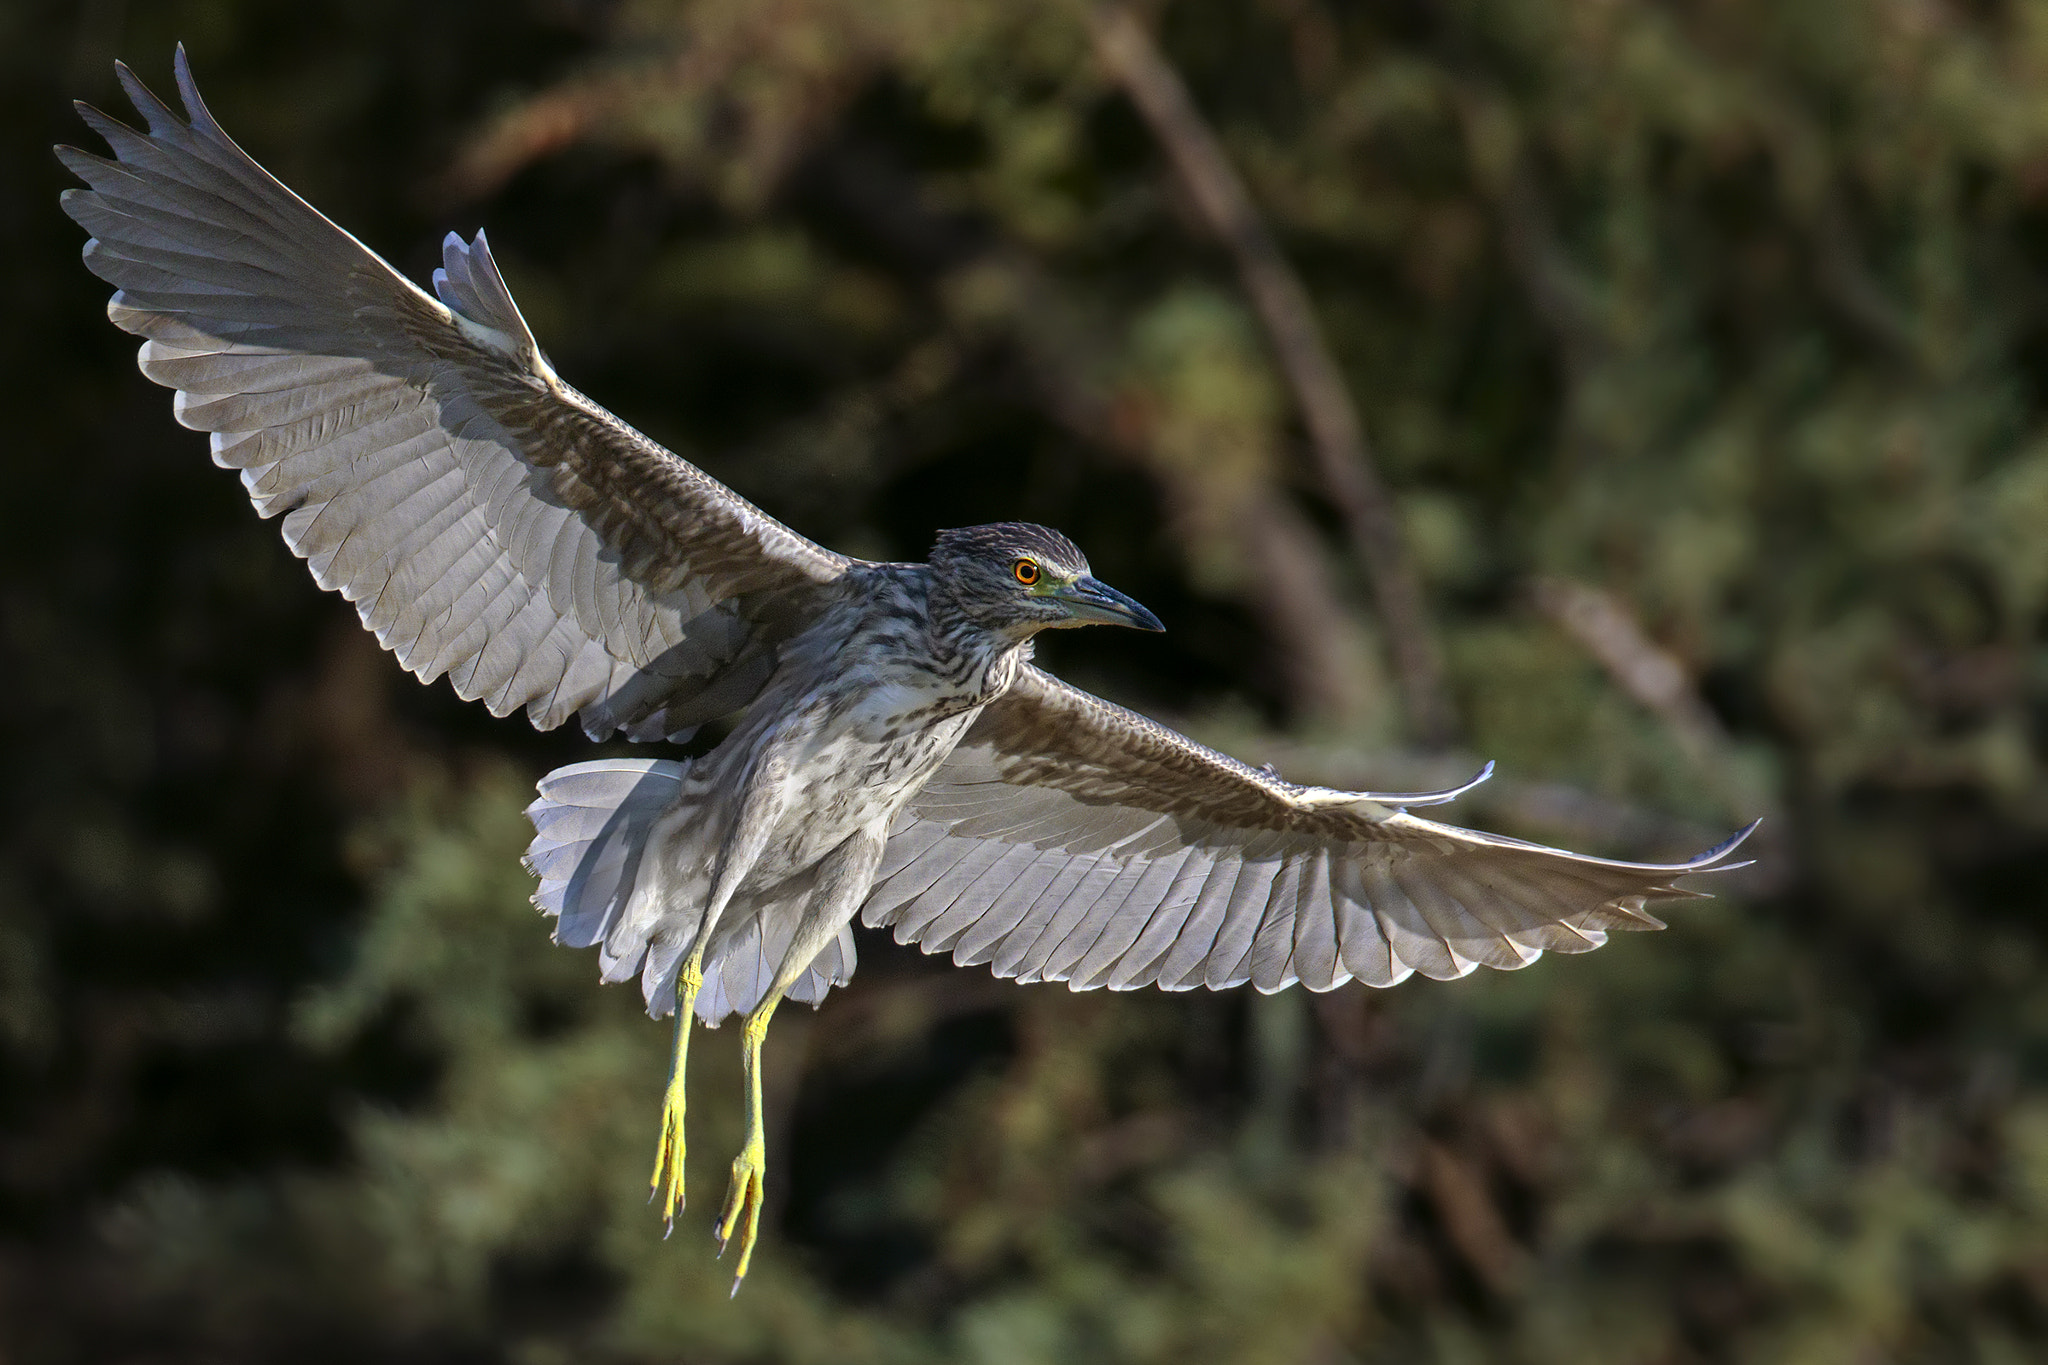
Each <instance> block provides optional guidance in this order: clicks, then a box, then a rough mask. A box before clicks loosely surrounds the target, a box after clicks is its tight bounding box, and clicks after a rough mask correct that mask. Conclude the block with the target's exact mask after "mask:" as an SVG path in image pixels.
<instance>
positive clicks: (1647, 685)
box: [1530, 578, 1728, 772]
mask: <svg viewBox="0 0 2048 1365" xmlns="http://www.w3.org/2000/svg"><path fill="white" fill-rule="evenodd" d="M1530 595H1531V596H1532V597H1533V598H1534V599H1535V601H1536V608H1537V610H1538V611H1541V612H1542V613H1543V614H1544V615H1545V616H1548V617H1549V618H1550V619H1551V620H1552V621H1554V622H1556V623H1557V625H1558V627H1559V628H1560V629H1562V630H1563V631H1564V633H1565V634H1567V635H1569V636H1571V637H1572V639H1574V640H1576V641H1578V643H1579V645H1580V647H1581V648H1583V649H1584V650H1585V651H1586V653H1588V654H1590V655H1592V656H1593V659H1594V662H1596V663H1598V664H1599V665H1600V667H1601V668H1603V669H1605V670H1606V671H1607V676H1608V677H1609V678H1612V679H1613V680H1614V683H1615V685H1616V686H1617V687H1619V688H1621V690H1622V691H1624V692H1626V693H1627V694H1628V695H1629V696H1630V697H1631V698H1633V699H1634V700H1635V701H1636V703H1637V704H1638V705H1640V706H1641V707H1642V708H1643V709H1644V710H1646V711H1648V712H1649V713H1650V714H1652V715H1654V716H1656V717H1657V718H1658V719H1659V720H1661V721H1663V722H1664V724H1665V726H1666V727H1667V728H1668V729H1669V730H1670V731H1671V737H1672V738H1673V739H1674V740H1676V741H1677V743H1678V747H1679V748H1680V749H1682V750H1684V751H1685V756H1686V757H1687V758H1690V759H1691V760H1692V761H1693V762H1694V763H1697V764H1698V765H1700V767H1702V768H1704V769H1707V770H1709V771H1714V772H1718V770H1719V769H1720V768H1721V766H1722V765H1723V764H1724V763H1725V761H1726V756H1727V751H1728V735H1727V732H1726V731H1724V730H1723V729H1722V728H1721V722H1720V721H1719V720H1717V719H1716V718H1715V716H1714V713H1713V712H1712V711H1709V710H1708V709H1707V704H1706V703H1705V702H1704V701H1702V700H1700V696H1699V693H1698V692H1697V691H1696V690H1695V689H1694V688H1693V685H1692V679H1691V678H1690V677H1689V676H1687V674H1686V671H1685V665H1683V664H1681V663H1680V662H1679V661H1678V660H1677V658H1675V657H1674V656H1673V655H1672V654H1671V652H1670V651H1669V650H1667V649H1665V648H1664V647H1663V646H1662V645H1659V644H1658V643H1657V642H1656V641H1655V640H1652V639H1651V638H1650V637H1649V635H1648V634H1647V633H1646V632H1645V631H1644V630H1643V628H1642V627H1641V626H1640V625H1638V624H1637V623H1636V618H1635V615H1634V614H1633V613H1632V612H1630V611H1629V609H1628V608H1627V607H1626V606H1624V605H1623V604H1622V603H1621V602H1620V601H1619V600H1618V599H1617V598H1616V597H1615V596H1614V594H1613V593H1611V592H1608V591H1606V590H1605V589H1602V588H1596V587H1593V586H1592V585H1591V584H1588V583H1574V582H1572V581H1571V580H1570V579H1565V578H1539V579H1537V580H1536V581H1535V582H1534V583H1532V584H1531V585H1530Z"/></svg>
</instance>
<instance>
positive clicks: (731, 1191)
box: [717, 1134, 768, 1294]
mask: <svg viewBox="0 0 2048 1365" xmlns="http://www.w3.org/2000/svg"><path fill="white" fill-rule="evenodd" d="M767 1169H768V1150H767V1144H765V1143H764V1142H762V1141H761V1138H760V1135H759V1134H755V1135H753V1136H751V1137H749V1138H748V1139H747V1145H746V1146H745V1147H743V1148H741V1149H740V1154H739V1155H738V1156H736V1157H734V1158H733V1160H732V1183H731V1184H730V1185H728V1186H727V1187H726V1191H725V1213H724V1215H723V1216H722V1217H721V1218H720V1219H719V1220H718V1232H717V1236H718V1254H719V1255H720V1256H724V1255H725V1247H726V1243H727V1242H729V1241H731V1240H732V1234H733V1231H734V1229H735V1228H738V1229H739V1231H740V1263H739V1265H738V1266H737V1267H735V1269H736V1270H737V1272H738V1273H737V1274H735V1275H734V1276H733V1277H732V1292H733V1293H735V1294H737V1293H739V1292H740V1281H741V1280H744V1279H746V1278H747V1267H748V1266H749V1265H750V1264H751V1263H752V1262H753V1259H754V1240H755V1238H756V1237H758V1236H759V1235H760V1232H761V1202H762V1199H763V1197H764V1196H763V1194H762V1186H761V1179H762V1177H763V1175H765V1174H766V1173H767ZM742 1217H744V1218H745V1220H746V1222H745V1226H744V1227H741V1218H742Z"/></svg>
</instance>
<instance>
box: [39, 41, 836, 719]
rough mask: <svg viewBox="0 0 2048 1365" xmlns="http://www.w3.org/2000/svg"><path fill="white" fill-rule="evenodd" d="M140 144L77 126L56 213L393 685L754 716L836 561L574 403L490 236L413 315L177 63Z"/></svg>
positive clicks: (437, 279) (124, 132)
mask: <svg viewBox="0 0 2048 1365" xmlns="http://www.w3.org/2000/svg"><path fill="white" fill-rule="evenodd" d="M120 75H121V81H122V84H123V86H124V87H125V88H126V89H127V92H128V95H129V97H130V98H131V99H132V100H133V101H134V103H135V107H136V109H137V111H138V112H139V113H140V114H141V115H142V118H143V120H144V121H145V123H146V124H147V128H148V131H147V133H142V132H137V131H135V130H133V129H130V128H128V127H126V126H124V125H122V124H121V123H118V122H116V121H115V120H113V119H111V118H108V117H107V116H106V115H104V114H102V113H100V112H99V111H98V110H96V109H92V108H90V107H88V106H84V105H81V106H79V112H80V114H81V115H82V116H83V117H84V119H85V121H86V123H87V124H88V125H89V126H91V127H92V128H93V129H94V130H95V131H96V132H98V133H99V134H100V135H101V136H103V137H104V138H105V139H106V141H107V143H108V146H109V147H110V148H111V149H112V151H113V158H112V159H108V158H106V157H101V156H95V155H92V154H90V153H87V152H83V151H79V150H77V149H76V148H70V147H62V148H59V149H58V155H59V157H60V158H62V160H63V162H64V164H65V165H66V166H68V167H69V168H70V169H71V170H72V171H73V172H75V173H76V174H77V175H78V176H79V178H80V179H82V180H84V181H85V182H86V185H87V188H85V189H82V190H80V189H73V190H70V191H67V192H66V194H65V196H64V208H65V211H66V212H67V213H69V214H70V215H71V216H72V217H73V218H74V219H76V220H77V221H78V222H79V224H80V225H82V226H83V227H84V228H85V229H86V230H87V231H88V232H90V233H91V234H92V240H91V241H89V242H87V243H86V247H85V261H86V264H87V266H88V267H90V268H91V269H92V271H93V272H94V273H95V274H97V275H99V276H100V277H101V278H102V279H104V280H106V281H107V282H108V283H110V284H112V285H114V286H115V288H116V292H115V294H114V296H113V299H112V302H111V303H110V305H109V309H108V311H109V314H110V315H111V316H112V318H113V320H114V322H115V323H116V324H118V325H119V326H121V327H122V328H124V329H126V330H127V331H129V332H133V333H135V334H136V335H138V336H141V337H143V338H145V340H144V342H143V344H142V348H141V355H140V363H141V366H142V371H143V373H144V374H146V375H147V376H149V378H151V379H153V380H155V381H156V382H157V383H159V384H163V385H165V386H166V387H169V388H171V389H174V390H176V391H177V397H176V401H175V411H176V413H177V416H178V420H179V421H181V422H182V423H184V424H185V425H186V426H188V427H192V428H195V429H197V430H200V431H206V432H210V433H211V434H212V441H211V444H212V448H213V458H214V460H215V462H216V463H218V464H220V465H222V466H224V467H226V468H230V469H236V470H239V471H240V472H241V476H242V482H243V485H244V486H245V487H246V488H247V489H248V492H249V496H250V499H251V501H253V502H254V503H255V506H256V510H257V511H258V512H259V513H260V514H261V515H263V516H265V517H281V518H282V529H283V532H284V538H285V541H286V543H287V544H288V545H289V546H290V547H291V548H292V550H293V552H294V553H296V554H298V555H299V556H300V557H301V558H303V559H305V560H306V561H307V563H308V566H309V567H310V568H311V569H312V572H313V577H314V579H315V580H316V581H317V582H318V583H319V584H320V586H321V587H323V588H329V589H333V590H335V591H338V592H340V593H341V594H342V595H343V596H344V597H346V598H347V599H348V600H349V601H351V602H353V603H355V605H356V609H357V611H358V612H359V613H360V614H361V616H362V619H363V624H364V625H365V626H367V627H368V628H369V629H370V630H372V631H373V632H375V634H376V636H377V639H378V641H379V643H381V644H382V645H383V646H384V647H385V648H387V649H389V650H391V651H392V652H393V653H394V654H396V655H397V656H398V660H399V662H400V663H401V664H403V665H404V666H405V667H406V668H408V669H410V670H412V671H413V672H414V673H416V674H418V675H419V676H420V678H421V679H423V680H427V681H431V680H432V679H434V678H437V677H440V676H441V675H443V674H446V675H448V677H449V679H450V681H451V683H452V684H453V685H454V687H455V690H456V691H457V692H458V693H459V694H460V695H462V696H463V697H465V698H470V699H481V700H483V701H484V702H485V703H486V704H487V705H489V707H490V709H491V711H492V712H493V713H494V714H498V715H504V714H506V713H508V712H510V711H513V710H515V709H518V708H521V707H524V708H525V710H526V712H527V714H528V716H529V717H530V718H531V719H532V720H533V722H534V724H536V725H538V726H540V727H541V728H543V729H546V728H550V727H553V726H555V725H559V724H561V723H562V722H563V721H564V720H566V719H567V718H568V717H569V716H570V715H572V714H578V713H580V718H581V720H582V722H583V725H584V728H585V729H586V730H588V731H589V732H590V733H591V735H592V736H593V737H602V736H603V735H606V734H609V733H611V732H612V731H613V730H624V731H626V732H627V733H628V734H630V735H632V736H633V737H635V738H657V737H660V736H662V735H679V734H682V733H685V732H687V731H688V730H689V729H691V728H692V727H694V726H695V725H696V724H698V723H701V722H702V721H703V720H706V719H709V718H711V717H712V716H716V715H719V714H722V713H724V712H727V711H730V710H733V709H735V708H737V707H738V706H741V705H744V704H745V703H746V702H747V701H748V700H750V699H751V698H752V696H753V695H754V694H755V693H756V692H757V691H758V690H759V688H760V686H761V685H762V683H763V682H764V681H765V680H766V678H767V676H768V673H769V671H770V669H771V667H772V662H773V650H774V647H775V644H776V643H777V641H778V640H780V639H781V638H783V637H784V635H786V633H787V632H788V631H789V630H790V629H792V628H793V627H794V626H795V625H797V624H799V623H800V622H801V621H803V620H807V619H808V618H809V616H810V614H811V613H812V612H813V611H814V610H816V609H817V607H818V606H819V605H820V603H821V602H822V600H823V597H824V596H825V595H826V594H828V593H829V591H830V585H831V584H832V583H833V581H834V580H836V579H837V578H838V577H839V576H840V575H841V574H842V573H843V572H844V570H845V569H846V568H847V566H848V565H849V564H850V563H851V561H849V560H847V559H846V558H844V557H843V556H840V555H836V554H833V553H831V552H829V551H827V550H824V549H822V548H821V547H819V546H817V545H814V544H813V543H811V542H810V541H808V540H805V539H804V538H803V537H801V536H798V535H796V534H795V533H794V532H792V531H790V530H789V529H788V528H787V527H784V526H782V525H781V524H780V523H778V522H776V521H775V520H773V519H772V518H770V517H769V516H767V515H766V514H765V513H763V512H761V511H760V510H759V509H758V508H756V507H754V506H752V505H751V504H749V503H747V502H746V501H744V500H743V499H741V498H739V497H738V496H736V495H735V494H734V493H732V492H731V491H730V490H729V489H727V488H725V487H724V486H722V485H721V484H719V483H718V482H716V481H715V480H713V479H712V478H710V477H709V476H708V475H706V474H705V473H703V472H702V471H701V470H699V469H696V468H695V467H693V466H692V465H690V464H688V463H686V462H685V461H683V460H681V459H679V458H678V457H676V456H675V455H673V454H671V453H670V452H668V451H667V450H664V449H663V448H662V447H660V446H659V445H656V444H655V443H654V442H652V441H650V440H648V439H647V438H646V437H644V436H642V435H641V434H640V433H639V432H637V431H635V430H633V429H632V428H631V427H629V426H627V425H626V424H625V423H623V422H621V421H619V420H618V419H617V418H616V417H614V416H612V415H611V414H610V413H608V412H606V411H605V410H604V409H603V408H600V407H598V406H597V405H596V404H595V403H592V402H591V401H590V400H589V399H587V398H585V397H584V396H583V395H582V394H580V393H578V392H577V391H576V390H575V389H573V388H571V387H570V386H569V385H567V384H566V383H564V382H563V381H562V380H561V379H560V377H559V376H557V375H556V374H555V372H554V370H553V368H552V367H551V366H550V365H549V364H548V362H547V359H546V357H545V356H543V355H542V353H541V351H540V349H539V347H538V346H537V345H536V344H535V342H534V339H533V336H532V333H531V332H530V331H529V330H528V328H527V326H526V323H525V321H524V320H523V319H522V318H521V316H520V314H519V309H518V307H517V305H515V304H514V303H513V301H512V296H511V293H510V291H509V290H507V288H506V286H505V282H504V279H503V277H502V276H501V275H500V274H499V273H498V269H497V266H496V264H495V263H494V262H493V261H492V259H491V254H490V248H489V245H488V244H487V243H486V242H485V240H484V237H483V234H482V233H479V234H477V237H476V239H475V240H474V241H473V242H468V243H465V242H463V241H462V240H461V239H460V238H457V237H455V236H452V235H451V236H450V237H449V238H448V239H447V241H446V243H445V244H444V248H443V267H442V268H441V269H440V270H437V271H436V272H435V275H434V286H435V290H436V294H437V295H438V297H436V296H435V295H429V294H427V293H426V292H424V291H423V290H421V289H419V288H418V287H417V286H415V285H414V284H413V283H412V282H411V281H409V280H407V279H406V278H404V277H403V276H402V275H400V274H399V273H398V272H397V271H395V270H393V269H392V268H391V267H390V266H389V265H387V264H386V263H385V262H384V261H383V260H382V259H381V258H380V257H378V256H377V255H376V254H375V253H373V252H371V251H370V250H369V249H368V248H367V247H365V246H363V245H362V243H360V242H358V241H357V240H356V239H355V238H354V237H351V236H350V235H349V234H348V233H346V232H344V231H343V230H342V229H341V228H339V227H337V226H335V224H333V223H332V222H330V221H329V220H328V219H327V218H325V217H324V216H322V215H321V214H320V213H319V212H318V211H317V210H316V209H314V208H313V207H312V206H311V205H310V204H308V203H306V202H305V201H304V200H303V199H300V198H299V197H298V196H297V195H296V194H293V193H292V192H291V190H289V189H287V188H286V187H285V186H284V185H283V184H282V183H281V182H279V181H278V180H277V179H275V178H274V177H272V176H271V175H270V174H269V173H268V172H267V171H265V170H264V169H263V168H262V167H261V166H259V165H257V164H256V162H254V161H253V160H251V159H250V158H249V157H248V156H247V155H246V154H245V153H244V152H243V151H242V150H241V149H240V148H239V147H237V146H236V145H235V144H234V142H233V141H232V140H230V139H229V137H228V135H227V134H226V133H225V132H223V131H222V130H221V127H220V125H219V124H218V123H216V122H215V121H214V119H213V117H212V115H210V114H209V113H208V112H207V110H206V106H205V105H204V104H203V103H202V102H201V100H200V98H199V92H198V90H197V88H196V87H195V86H194V85H193V82H192V75H191V72H190V70H189V68H188V66H187V63H186V59H185V53H184V50H183V49H182V48H180V49H179V51H178V56H177V81H178V89H179V92H180V94H181V95H182V96H183V102H184V106H185V112H184V114H183V115H182V116H181V115H180V114H178V113H176V112H174V111H172V110H171V109H170V108H169V106H167V105H165V104H164V103H163V102H162V101H160V100H158V99H157V98H156V96H155V95H153V94H151V93H150V92H149V91H148V90H147V89H145V88H144V87H143V85H142V84H141V82H140V81H138V80H136V79H135V77H134V75H133V74H132V73H130V72H129V71H128V69H127V68H126V67H122V68H120Z"/></svg>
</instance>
